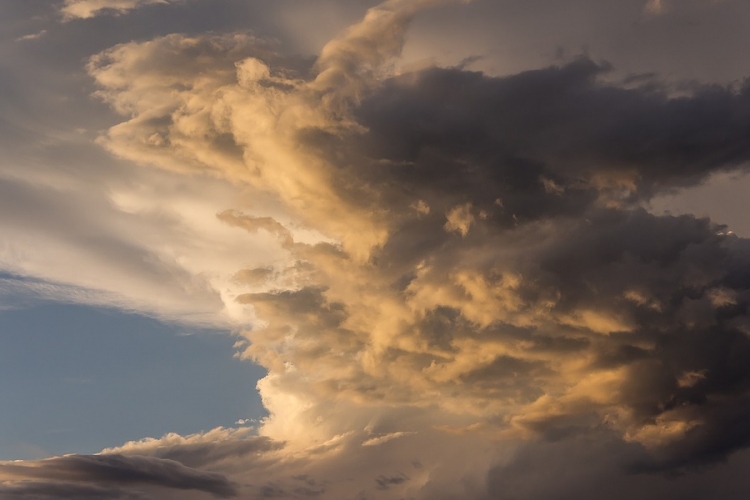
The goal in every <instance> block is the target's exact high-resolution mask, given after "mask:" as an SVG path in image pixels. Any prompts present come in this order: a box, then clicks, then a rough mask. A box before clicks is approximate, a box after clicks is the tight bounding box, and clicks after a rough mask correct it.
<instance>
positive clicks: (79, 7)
mask: <svg viewBox="0 0 750 500" xmlns="http://www.w3.org/2000/svg"><path fill="white" fill-rule="evenodd" d="M179 1H181V0H65V3H64V4H63V5H62V7H61V8H60V12H61V13H62V15H63V17H64V18H65V19H68V20H70V19H89V18H92V17H95V16H98V15H102V14H107V13H115V14H122V13H125V12H128V11H129V10H133V9H137V8H138V7H142V6H144V5H152V4H166V3H176V2H179Z"/></svg>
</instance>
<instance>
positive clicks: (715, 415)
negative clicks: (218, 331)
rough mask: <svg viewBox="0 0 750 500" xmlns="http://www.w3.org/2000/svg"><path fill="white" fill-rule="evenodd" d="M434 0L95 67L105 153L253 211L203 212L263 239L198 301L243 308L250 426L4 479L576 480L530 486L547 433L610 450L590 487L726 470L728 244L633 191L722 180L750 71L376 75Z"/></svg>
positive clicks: (747, 261)
mask: <svg viewBox="0 0 750 500" xmlns="http://www.w3.org/2000/svg"><path fill="white" fill-rule="evenodd" d="M69 3H70V2H69ZM136 3H137V2H131V3H129V4H128V5H131V4H132V6H135V4H136ZM442 3H445V2H439V1H408V0H390V1H387V2H385V3H383V4H381V5H379V6H377V7H374V8H372V9H371V10H370V11H368V13H367V15H366V17H365V18H364V19H363V20H362V21H361V22H360V23H358V24H355V25H354V26H352V27H350V28H349V29H348V30H347V31H345V32H344V33H343V34H342V35H341V36H340V37H338V38H335V39H333V40H332V41H331V42H329V43H328V44H327V45H326V46H325V47H324V48H323V50H322V52H321V54H320V56H319V57H318V58H317V60H315V61H311V60H308V59H305V58H299V57H294V56H289V55H287V54H284V53H283V52H282V51H280V50H279V49H278V47H276V46H274V44H273V43H271V42H268V41H265V40H263V39H260V38H257V37H255V36H252V35H249V34H243V33H234V34H228V35H220V34H208V35H178V34H172V35H167V36H163V37H159V38H154V39H151V40H148V41H138V42H129V43H125V44H121V45H117V46H115V47H112V48H110V49H108V50H105V51H103V52H101V53H99V54H97V55H95V56H93V57H92V58H91V59H90V61H89V63H88V65H87V70H88V72H89V74H90V76H91V77H92V78H93V79H94V80H95V82H96V84H97V85H98V91H97V94H96V95H97V97H98V98H99V99H101V100H103V101H104V102H105V103H107V104H108V105H109V106H111V108H112V109H113V110H114V111H115V112H117V113H118V114H119V115H120V116H121V117H122V120H121V122H120V123H119V124H117V125H115V126H113V127H111V128H110V129H109V130H108V131H107V132H106V133H104V134H103V135H101V136H100V138H99V139H98V142H99V144H100V145H102V146H103V147H104V148H106V149H107V150H108V151H109V152H111V153H112V154H114V155H116V156H117V157H119V158H122V159H125V160H129V161H131V162H134V163H138V164H141V165H147V166H149V167H159V168H161V169H164V170H168V171H170V172H172V173H173V174H174V175H178V176H183V177H184V178H186V179H198V180H199V181H200V179H203V178H207V177H212V178H214V179H220V180H221V181H222V182H224V181H226V182H229V183H230V185H232V186H237V190H238V192H241V193H242V195H243V196H247V197H252V198H254V199H257V200H266V201H267V204H266V206H263V205H262V204H256V205H255V206H253V205H252V204H249V203H248V204H242V203H234V204H233V203H231V201H228V202H227V206H226V207H224V209H223V210H221V211H217V212H215V213H213V214H212V217H215V221H214V222H216V221H218V223H220V224H222V225H224V226H226V227H229V228H232V229H233V230H235V231H238V232H239V231H242V232H247V233H250V234H252V235H258V234H264V235H266V236H268V238H269V239H271V240H273V241H275V243H276V245H277V246H278V248H279V253H280V254H281V255H282V258H279V259H277V260H275V261H274V262H273V263H272V264H270V265H263V266H259V267H252V266H250V265H248V266H244V267H238V268H237V269H235V270H234V274H233V278H232V281H233V282H234V283H235V285H237V286H236V287H235V288H234V289H233V290H232V293H225V294H222V295H220V298H221V300H223V301H226V302H227V304H226V307H227V308H229V307H232V308H239V309H242V307H244V306H248V307H251V308H252V311H253V317H254V319H255V322H254V325H253V327H252V328H247V329H246V330H243V331H242V332H241V333H240V335H241V339H240V341H239V342H238V349H239V350H240V355H241V356H242V357H243V358H245V359H248V360H252V361H254V362H256V363H258V364H260V365H262V366H263V367H265V368H266V369H267V370H268V375H267V376H266V377H265V378H264V379H262V380H261V381H260V382H259V384H258V389H259V391H260V393H261V396H262V398H263V401H264V404H265V406H266V408H267V409H268V410H269V412H270V415H269V417H268V418H267V419H265V420H264V421H263V423H262V425H261V426H260V427H259V428H258V430H257V433H258V435H251V434H249V431H247V430H242V429H240V430H227V429H216V430H214V431H211V432H209V433H204V434H197V435H194V436H187V437H180V436H176V435H168V436H165V437H164V438H162V439H160V440H144V441H138V442H133V443H128V444H126V445H124V446H122V447H119V448H114V449H109V450H104V452H103V453H102V454H101V455H96V456H91V457H88V456H85V457H84V456H72V457H62V458H57V459H52V460H51V461H42V462H34V463H28V464H18V465H13V464H3V465H1V466H0V474H6V475H7V477H9V478H26V479H27V482H26V483H23V482H20V483H19V482H18V481H17V480H16V479H13V481H15V482H11V483H7V484H6V486H4V487H5V488H7V491H8V492H9V493H8V494H9V495H11V494H15V495H16V496H21V495H22V492H21V493H19V492H20V491H21V490H19V488H22V487H24V488H31V489H32V490H33V489H38V488H42V487H43V484H42V483H40V480H41V479H43V478H46V479H49V480H50V481H51V482H50V483H49V484H46V483H45V484H46V486H45V487H49V488H59V487H61V484H63V483H65V484H68V483H71V484H72V486H71V487H75V488H81V487H82V486H81V484H79V482H80V481H83V480H82V479H80V478H83V477H85V478H86V480H87V481H90V482H91V483H93V484H95V485H97V486H96V487H99V486H98V485H99V484H104V485H110V484H111V485H113V486H114V487H116V490H115V491H114V492H113V493H111V498H118V496H117V495H120V496H123V495H125V494H126V493H125V492H124V491H123V489H126V488H128V486H129V485H130V482H129V481H131V479H132V478H135V479H132V482H138V483H148V485H151V486H153V485H161V486H166V487H167V488H182V489H190V490H198V491H203V492H205V493H208V494H213V495H215V496H219V497H229V496H235V495H238V496H240V497H242V498H305V497H320V498H363V499H364V498H382V499H391V498H392V499H398V498H418V499H428V498H429V499H449V498H466V499H477V500H480V499H486V498H505V497H503V496H502V495H507V498H518V499H529V500H531V499H536V498H570V497H571V496H565V495H566V494H569V495H573V491H574V489H571V490H569V491H567V492H565V491H563V493H562V494H561V495H562V496H557V497H553V496H550V495H551V494H552V493H551V492H550V491H549V490H545V489H544V488H542V487H537V486H535V485H534V483H533V481H531V479H530V478H531V476H532V475H533V473H534V463H535V462H544V460H547V459H542V458H540V457H543V456H544V453H545V452H544V450H552V451H554V452H555V453H559V454H560V456H563V455H566V454H569V455H570V456H572V457H573V459H574V460H580V463H581V464H583V463H588V462H592V461H596V460H595V459H592V458H591V457H592V456H594V457H597V456H607V457H614V458H611V460H609V459H608V460H607V461H605V462H602V463H601V472H600V473H601V477H607V478H609V481H610V483H611V484H618V485H620V486H622V485H624V484H628V485H629V486H627V488H631V489H630V490H628V489H627V488H626V489H624V490H622V491H627V492H628V494H631V493H633V492H636V491H638V492H639V495H641V496H644V498H662V496H658V495H662V493H663V491H662V490H661V488H663V487H664V486H663V484H664V483H662V482H660V481H663V479H662V476H660V475H658V474H660V473H663V472H667V473H680V472H684V471H685V470H689V469H690V468H693V467H696V466H708V465H710V464H714V463H717V462H721V461H723V460H727V459H728V457H735V458H736V457H740V459H742V460H747V457H746V456H745V454H743V452H742V450H743V449H744V448H746V447H747V446H748V445H750V424H748V422H750V418H749V417H750V315H749V312H748V306H749V305H750V252H749V250H750V243H749V242H748V240H745V239H742V238H739V237H737V236H734V235H732V234H730V233H729V232H728V231H727V230H726V228H725V227H724V226H721V225H718V224H716V223H714V222H712V221H710V220H708V219H701V218H696V217H694V216H691V215H683V216H666V215H665V216H657V215H654V214H652V213H649V212H648V211H646V210H645V209H644V208H643V206H644V205H645V204H646V203H647V202H648V201H649V200H650V199H652V198H653V197H654V196H657V195H659V194H661V193H665V192H670V191H671V190H674V189H676V188H681V187H685V186H693V185H697V184H699V183H701V182H702V181H704V180H705V179H707V178H708V177H709V176H711V175H713V174H716V173H720V172H728V171H737V170H741V169H743V168H745V166H746V165H747V164H748V161H749V160H750V147H749V146H748V144H749V143H748V140H747V138H748V137H749V136H750V86H748V85H746V84H745V85H734V86H723V87H722V86H700V85H696V86H694V87H693V88H692V89H691V91H690V92H689V93H685V92H682V93H680V94H678V95H677V94H675V93H674V92H672V90H673V89H671V88H669V86H668V85H667V84H662V83H660V82H658V81H657V80H655V79H648V80H645V81H644V82H643V83H642V84H639V83H638V82H635V84H634V83H633V81H627V82H619V81H613V80H612V79H608V78H607V77H608V75H609V73H610V70H611V68H609V66H608V65H607V64H604V63H597V62H594V61H592V60H591V59H589V58H585V57H583V58H579V59H576V60H572V61H569V62H568V63H566V64H562V65H559V66H553V67H547V68H542V69H537V70H533V71H526V72H522V73H518V74H512V75H506V76H495V77H491V76H488V75H485V74H482V73H479V72H472V71H468V70H466V69H462V68H439V67H430V68H426V69H422V70H419V71H409V72H400V73H399V72H397V71H396V70H395V61H396V60H397V59H398V57H399V55H400V53H401V50H402V48H403V46H404V43H405V34H406V31H407V28H408V26H409V24H410V22H411V20H412V18H413V17H414V16H415V15H417V14H418V13H419V12H420V11H422V10H424V9H427V8H429V7H433V6H437V5H439V4H442ZM71 5H72V4H71ZM91 12H94V11H91ZM80 17H86V16H80ZM310 235H313V236H310ZM212 283H213V284H214V285H215V283H217V282H216V281H215V282H212ZM221 283H224V282H221ZM229 302H231V304H230V303H229ZM550 460H551V459H550ZM563 460H564V459H563ZM557 465H559V462H558V463H557ZM114 466H117V470H118V471H119V470H121V469H127V470H128V471H131V470H133V469H135V470H137V471H138V473H137V474H135V475H133V474H132V473H128V475H127V478H130V479H127V480H124V479H123V480H121V479H119V478H120V476H119V475H117V476H116V477H115V475H113V474H112V473H111V472H110V471H111V468H112V467H114ZM151 468H156V469H158V470H159V471H160V472H158V473H157V472H149V471H151ZM146 469H148V471H146ZM81 471H83V472H81ZM208 471H210V472H208ZM549 471H550V475H551V476H553V478H552V479H550V481H558V480H560V478H562V477H565V471H564V470H562V469H560V468H559V467H558V468H555V467H554V466H550V467H549ZM628 474H640V475H639V476H638V477H639V478H641V479H639V480H637V481H632V482H628V479H627V477H629V476H628ZM653 474H657V475H656V476H654V475H653ZM695 477H698V476H695ZM701 477H702V478H703V479H701ZM227 478H230V479H231V481H230V479H227ZM643 478H645V479H643ZM706 478H708V479H706ZM711 478H712V476H710V472H707V473H706V475H705V476H700V477H698V479H695V478H694V477H693V476H691V477H690V478H688V479H682V480H680V481H682V482H679V481H677V483H676V484H677V486H675V491H682V492H686V491H690V489H691V488H694V487H695V484H703V483H700V482H701V481H709V480H711ZM7 480H8V481H10V480H11V479H7ZM79 480H80V481H79ZM77 481H79V482H77ZM592 481H593V480H592ZM691 481H694V483H691ZM594 482H595V481H594ZM87 487H91V486H90V485H87ZM506 487H508V488H511V487H512V489H513V493H512V494H510V493H508V492H507V490H506ZM623 487H624V486H623ZM571 488H573V487H572V486H571ZM738 488H741V487H739V486H738ZM578 491H579V494H580V495H582V496H581V498H595V496H592V495H594V492H593V490H592V491H584V490H578ZM738 491H740V489H737V490H736V491H735V490H732V491H731V492H730V493H728V494H731V495H735V494H737V495H739V494H740V493H737V492H738ZM96 494H97V493H92V495H96ZM128 494H129V493H128ZM180 494H181V493H180ZM617 494H619V493H617ZM48 496H50V497H52V496H53V495H52V494H49V495H48ZM103 498H106V497H103ZM738 498H739V496H738Z"/></svg>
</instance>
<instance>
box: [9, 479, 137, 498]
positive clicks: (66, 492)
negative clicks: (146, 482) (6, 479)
mask: <svg viewBox="0 0 750 500" xmlns="http://www.w3.org/2000/svg"><path fill="white" fill-rule="evenodd" d="M0 497H2V498H4V499H8V500H15V499H26V500H28V499H32V500H54V499H57V498H72V499H86V500H111V499H128V500H138V499H143V498H145V497H144V496H142V495H141V494H139V493H133V492H127V491H124V490H122V489H119V488H107V487H101V486H93V485H89V486H86V485H80V484H73V483H62V482H61V483H50V482H43V481H24V482H21V483H15V484H12V485H4V484H0Z"/></svg>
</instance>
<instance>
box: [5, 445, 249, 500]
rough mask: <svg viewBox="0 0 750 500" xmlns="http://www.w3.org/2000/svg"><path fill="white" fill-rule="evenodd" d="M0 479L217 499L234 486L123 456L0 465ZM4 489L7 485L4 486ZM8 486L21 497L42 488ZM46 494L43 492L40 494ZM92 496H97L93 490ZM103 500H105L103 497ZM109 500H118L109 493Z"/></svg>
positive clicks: (167, 464) (72, 457) (180, 467)
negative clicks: (153, 489)
mask: <svg viewBox="0 0 750 500" xmlns="http://www.w3.org/2000/svg"><path fill="white" fill-rule="evenodd" d="M0 476H1V477H2V478H3V480H4V481H9V480H14V479H15V480H26V479H31V480H34V479H44V480H45V481H55V482H56V483H57V484H53V485H48V486H47V491H49V490H50V489H53V488H55V487H56V488H59V489H60V490H63V491H64V490H66V488H67V487H66V486H65V483H73V486H72V488H71V489H72V491H76V489H77V490H78V492H79V493H80V492H81V487H80V486H79V485H78V484H76V483H83V484H84V485H86V484H87V483H95V484H96V483H99V484H106V485H113V486H129V485H138V484H144V485H152V486H160V487H164V488H176V489H180V490H198V491H205V492H208V493H211V494H213V495H214V496H215V497H217V498H230V497H234V496H236V494H237V492H236V488H235V486H234V485H233V484H232V483H231V482H229V481H228V480H227V479H226V478H225V477H224V476H222V475H221V474H215V473H209V472H200V471H197V470H195V469H191V468H189V467H185V466H184V465H182V464H180V463H178V462H175V461H173V460H164V459H159V458H153V457H141V456H130V457H127V456H124V455H66V456H64V457H58V458H51V459H47V460H41V461H37V462H21V463H19V462H4V463H0ZM6 487H7V485H6ZM20 487H21V488H20V489H19V488H18V487H14V486H13V485H11V486H10V488H11V493H12V492H13V491H14V488H15V492H16V494H20V492H21V491H25V493H24V494H26V493H30V492H33V491H34V490H40V489H42V487H41V486H39V485H36V484H35V483H32V484H30V485H29V484H27V485H24V484H23V483H22V484H21V485H20ZM40 493H41V494H46V493H45V492H40ZM94 494H99V493H96V492H95V491H94ZM105 498H106V497H105ZM110 498H117V496H113V495H112V494H110Z"/></svg>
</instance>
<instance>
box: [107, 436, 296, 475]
mask: <svg viewBox="0 0 750 500" xmlns="http://www.w3.org/2000/svg"><path fill="white" fill-rule="evenodd" d="M281 448H283V443H276V442H274V441H272V440H271V439H269V438H267V437H254V438H245V439H236V440H226V441H213V442H198V443H185V444H173V445H169V444H166V443H161V444H160V445H159V446H158V447H154V448H153V449H150V450H149V449H147V448H141V449H136V450H133V452H134V453H138V454H143V455H148V456H152V457H155V458H158V459H162V460H171V461H174V462H179V463H181V464H183V465H185V466H187V467H192V468H200V467H205V466H207V465H213V464H216V463H218V462H224V461H227V460H229V461H235V460H238V459H242V458H245V457H247V456H248V455H251V454H256V455H258V454H263V453H265V452H269V451H273V450H279V449H281ZM119 451H120V452H121V453H124V454H128V455H129V454H130V453H128V451H127V450H124V449H120V450H119Z"/></svg>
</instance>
